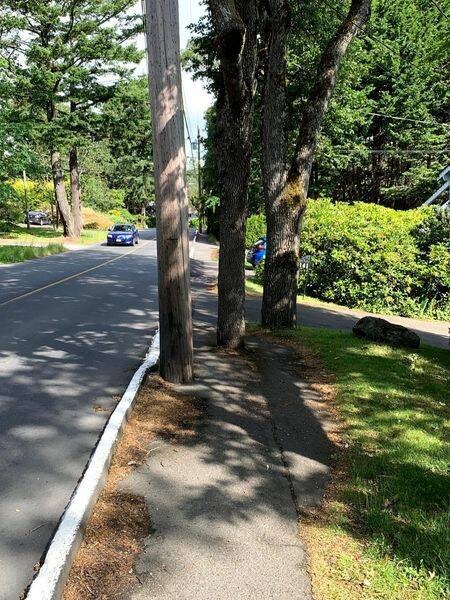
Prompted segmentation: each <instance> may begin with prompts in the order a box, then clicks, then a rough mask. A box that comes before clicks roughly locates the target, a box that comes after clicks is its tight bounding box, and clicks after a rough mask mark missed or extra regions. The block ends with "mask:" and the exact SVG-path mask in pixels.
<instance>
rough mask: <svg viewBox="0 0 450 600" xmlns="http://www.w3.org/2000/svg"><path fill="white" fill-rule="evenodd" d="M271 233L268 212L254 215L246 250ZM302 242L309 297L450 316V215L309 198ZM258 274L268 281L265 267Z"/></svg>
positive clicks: (259, 280)
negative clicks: (307, 261) (307, 259)
mask: <svg viewBox="0 0 450 600" xmlns="http://www.w3.org/2000/svg"><path fill="white" fill-rule="evenodd" d="M264 233H265V220H264V216H263V215H252V216H251V217H249V218H248V219H247V247H249V246H251V244H252V243H254V241H255V240H256V239H257V238H258V237H259V236H260V235H262V234H264ZM300 239H301V248H300V251H301V254H310V255H312V264H311V268H310V269H309V271H307V272H304V271H303V272H301V273H300V276H299V289H301V290H303V289H304V287H305V284H306V293H307V294H308V295H309V296H313V297H315V298H320V299H322V300H325V301H328V302H335V303H336V304H341V305H343V306H349V307H351V308H362V309H365V310H370V311H374V312H381V313H392V314H400V315H405V316H430V317H434V318H448V317H449V316H450V301H449V293H450V216H449V214H448V212H446V211H443V210H441V209H417V210H410V211H396V210H393V209H389V208H385V207H382V206H377V205H374V204H366V203H362V202H359V203H356V204H354V205H349V204H345V203H342V202H338V203H336V204H333V203H331V202H330V201H329V200H316V201H310V202H309V205H308V210H307V212H306V217H305V222H304V228H303V231H302V233H301V236H300ZM254 278H255V281H256V282H257V283H259V284H261V285H262V284H263V281H264V268H263V266H261V265H260V266H258V267H257V269H256V270H255V275H254Z"/></svg>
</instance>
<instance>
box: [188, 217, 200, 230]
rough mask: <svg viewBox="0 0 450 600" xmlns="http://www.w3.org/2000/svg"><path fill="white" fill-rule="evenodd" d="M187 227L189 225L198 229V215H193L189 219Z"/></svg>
mask: <svg viewBox="0 0 450 600" xmlns="http://www.w3.org/2000/svg"><path fill="white" fill-rule="evenodd" d="M189 227H191V228H192V229H198V227H199V220H198V217H193V218H192V219H190V220H189Z"/></svg>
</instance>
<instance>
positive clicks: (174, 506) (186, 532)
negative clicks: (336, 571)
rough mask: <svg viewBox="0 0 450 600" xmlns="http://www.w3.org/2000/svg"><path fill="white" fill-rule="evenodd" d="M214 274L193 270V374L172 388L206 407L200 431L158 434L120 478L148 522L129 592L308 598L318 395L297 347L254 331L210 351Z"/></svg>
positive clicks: (319, 440)
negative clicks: (242, 341) (303, 519)
mask: <svg viewBox="0 0 450 600" xmlns="http://www.w3.org/2000/svg"><path fill="white" fill-rule="evenodd" d="M202 258H205V257H202ZM194 270H195V266H194ZM206 271H207V270H206ZM206 271H205V272H202V271H201V269H200V268H198V269H197V271H196V272H195V273H194V277H193V295H194V317H195V346H196V379H195V382H194V383H193V384H189V385H184V386H177V387H176V391H181V392H182V393H184V394H188V395H190V396H191V397H195V399H196V401H197V402H199V405H200V406H202V417H201V419H200V420H199V422H198V423H197V425H196V427H195V435H194V436H193V437H189V438H188V439H187V440H183V441H178V442H177V443H174V442H173V441H168V440H167V439H165V438H163V437H162V438H160V439H158V440H154V441H153V442H152V452H151V454H150V455H149V458H148V459H147V461H146V462H145V464H143V465H141V466H140V467H139V468H138V469H137V470H136V471H134V472H133V473H132V474H131V475H130V476H129V477H128V478H127V479H125V480H124V481H123V482H122V484H121V489H123V491H125V492H126V493H132V494H134V495H138V496H140V497H143V499H144V500H145V503H146V504H147V506H148V509H149V513H150V517H151V521H152V533H151V535H149V537H148V538H147V539H146V540H145V544H144V546H145V548H144V551H143V552H142V554H141V555H140V557H139V558H138V561H137V564H136V573H137V575H138V580H139V581H140V584H138V585H137V586H136V587H135V588H134V589H133V590H132V591H131V592H129V593H127V596H126V597H127V598H132V599H133V600H144V599H145V600H148V599H149V598H155V599H162V600H168V599H169V598H170V599H173V598H177V599H179V600H184V599H194V598H195V599H196V600H210V599H212V598H214V599H217V600H225V599H233V600H235V599H247V598H248V599H250V598H252V599H254V598H258V599H259V598H260V599H264V600H265V599H286V600H287V599H293V598H296V599H297V598H298V599H303V598H304V599H307V600H310V599H312V592H311V585H310V579H309V575H308V570H307V557H306V553H305V548H304V545H303V542H302V539H301V535H299V527H300V528H301V523H300V525H299V521H298V516H299V514H300V512H301V510H302V509H303V508H305V507H309V506H316V505H318V504H319V503H320V502H321V500H322V497H323V493H324V489H325V486H326V483H327V481H328V476H329V464H330V460H331V454H332V445H331V443H330V441H329V440H328V437H327V434H326V429H327V423H326V421H325V419H324V417H323V414H322V412H321V410H320V397H319V396H318V395H317V393H316V392H314V391H313V390H312V389H311V388H310V386H309V385H307V384H306V383H305V381H304V380H303V379H302V378H301V376H300V375H299V374H298V372H297V367H298V360H297V357H296V356H295V354H294V352H293V351H292V350H290V349H287V348H285V347H283V346H278V345H274V344H271V343H269V342H265V341H263V340H261V339H258V338H256V337H251V338H249V340H248V352H247V353H246V354H237V353H231V354H230V353H225V352H222V351H218V350H217V349H216V348H214V345H215V326H214V323H213V321H212V315H214V314H215V310H214V309H215V301H216V299H215V296H214V295H213V294H211V293H210V292H208V291H207V290H206V289H205V286H204V280H205V277H207V276H208V274H207V272H206ZM294 367H295V368H294Z"/></svg>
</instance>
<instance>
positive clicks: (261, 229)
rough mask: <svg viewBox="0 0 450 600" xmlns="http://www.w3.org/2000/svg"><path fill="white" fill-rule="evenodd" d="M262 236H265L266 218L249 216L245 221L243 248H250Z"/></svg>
mask: <svg viewBox="0 0 450 600" xmlns="http://www.w3.org/2000/svg"><path fill="white" fill-rule="evenodd" d="M262 235H266V217H265V216H264V215H251V216H250V217H249V218H248V219H247V225H246V230H245V247H246V248H251V247H252V246H253V244H254V243H255V242H256V241H257V240H258V238H260V237H261V236H262Z"/></svg>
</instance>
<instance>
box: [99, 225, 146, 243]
mask: <svg viewBox="0 0 450 600" xmlns="http://www.w3.org/2000/svg"><path fill="white" fill-rule="evenodd" d="M106 244H107V245H108V246H116V245H120V246H122V245H124V246H134V244H139V232H138V230H137V229H136V227H135V225H129V224H127V223H117V224H116V225H113V226H112V227H111V228H110V229H108V235H107V238H106Z"/></svg>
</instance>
